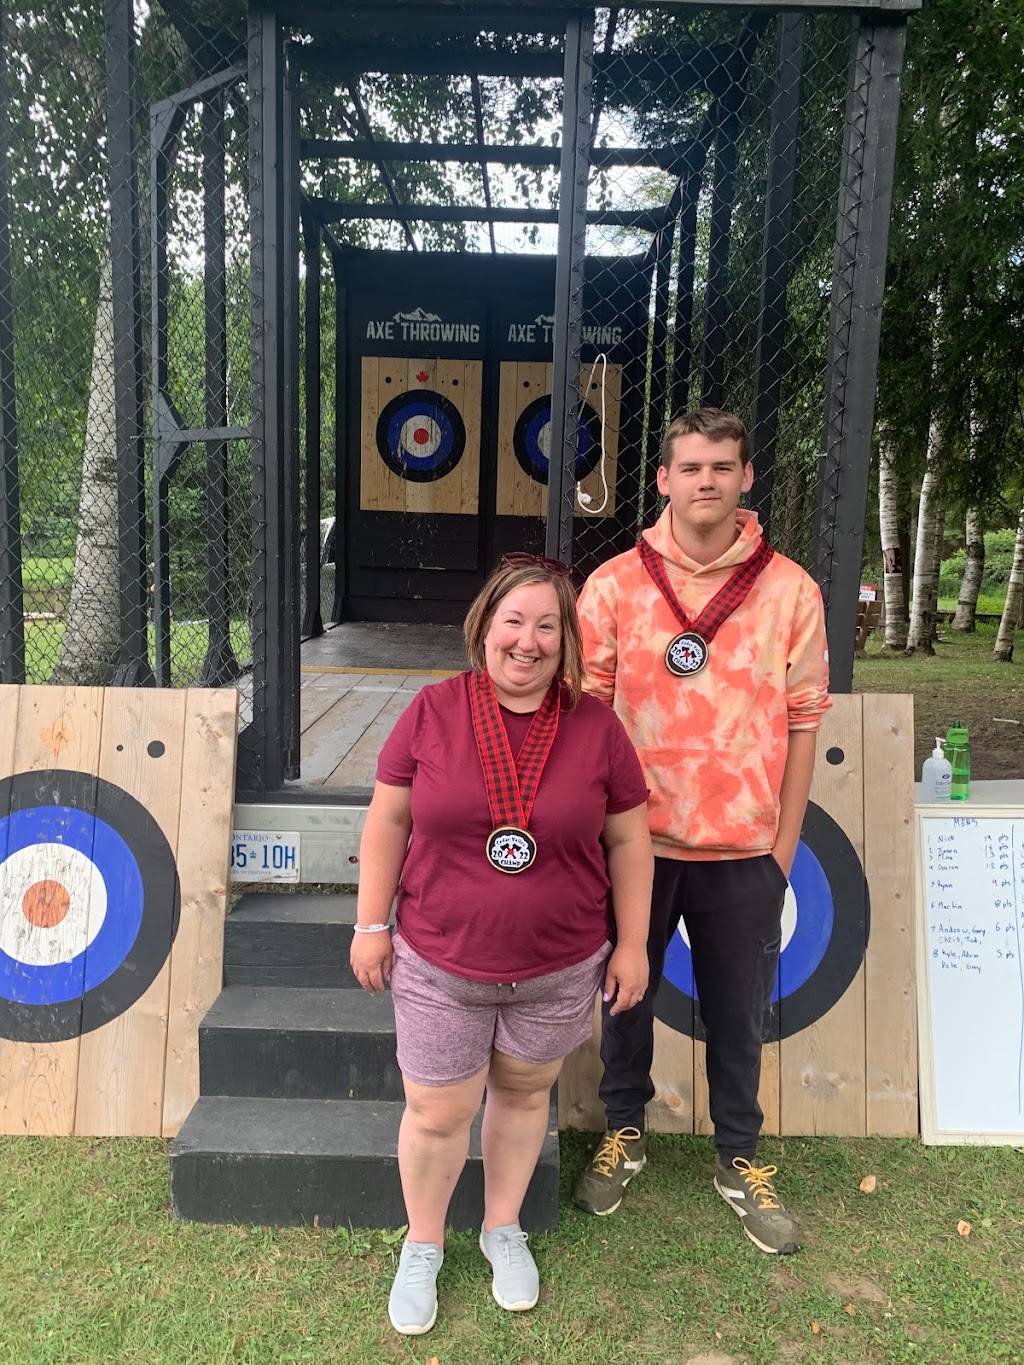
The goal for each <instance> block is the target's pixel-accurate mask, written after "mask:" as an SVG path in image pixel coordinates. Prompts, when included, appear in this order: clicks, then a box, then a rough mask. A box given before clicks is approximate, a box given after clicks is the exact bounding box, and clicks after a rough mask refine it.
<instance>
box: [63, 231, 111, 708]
mask: <svg viewBox="0 0 1024 1365" xmlns="http://www.w3.org/2000/svg"><path fill="white" fill-rule="evenodd" d="M112 292H113V291H112V284H111V269H110V249H109V245H108V246H105V247H104V251H103V260H102V262H101V264H100V285H99V296H98V299H97V303H96V336H95V340H94V342H93V352H92V372H91V375H90V380H89V410H88V416H87V419H86V427H85V449H84V451H83V455H82V486H81V490H80V493H79V499H78V543H77V547H76V549H75V572H74V578H73V579H72V582H71V594H70V597H69V600H68V607H67V617H66V623H65V626H64V638H63V640H62V641H61V647H60V656H59V658H58V660H57V666H56V668H55V669H54V671H53V676H52V677H51V679H50V681H51V682H52V683H60V684H63V685H66V686H79V687H102V686H104V685H106V684H107V683H109V682H110V681H111V679H112V678H113V676H114V671H115V669H116V668H117V660H118V653H119V649H120V629H119V603H118V562H117V441H116V439H115V426H114V309H113V298H112Z"/></svg>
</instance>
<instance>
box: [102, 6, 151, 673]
mask: <svg viewBox="0 0 1024 1365" xmlns="http://www.w3.org/2000/svg"><path fill="white" fill-rule="evenodd" d="M104 18H105V26H106V43H107V156H108V160H109V165H110V269H111V298H112V305H113V332H114V430H115V441H116V446H117V504H118V574H119V599H120V600H119V614H120V630H121V650H120V657H119V659H118V665H117V671H116V673H115V676H114V681H115V683H116V684H117V685H119V686H121V687H137V686H143V685H146V684H152V683H153V682H154V677H153V670H152V669H151V667H150V663H149V638H148V619H147V617H148V612H147V575H146V535H145V517H146V481H145V472H144V456H143V446H142V435H143V419H144V395H143V373H142V370H143V366H142V355H143V351H142V276H141V244H140V241H139V177H138V145H137V135H136V127H135V115H136V105H135V27H134V18H135V16H134V10H133V4H132V0H106V4H105V7H104Z"/></svg>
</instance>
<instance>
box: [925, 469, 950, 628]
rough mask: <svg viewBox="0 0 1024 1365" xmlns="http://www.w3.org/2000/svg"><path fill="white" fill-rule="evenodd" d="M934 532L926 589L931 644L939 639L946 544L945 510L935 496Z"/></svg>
mask: <svg viewBox="0 0 1024 1365" xmlns="http://www.w3.org/2000/svg"><path fill="white" fill-rule="evenodd" d="M935 504H936V508H937V510H936V513H935V531H934V533H933V539H932V572H931V587H930V588H929V589H928V609H929V611H930V612H931V615H932V643H933V644H934V642H935V641H936V640H937V639H938V638H939V579H940V577H941V576H942V552H943V549H944V547H945V543H946V509H945V507H944V506H942V505H941V499H940V498H939V497H938V496H936V499H935Z"/></svg>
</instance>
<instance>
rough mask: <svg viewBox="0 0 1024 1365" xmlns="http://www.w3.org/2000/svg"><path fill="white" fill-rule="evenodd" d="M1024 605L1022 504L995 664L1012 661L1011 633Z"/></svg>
mask: <svg viewBox="0 0 1024 1365" xmlns="http://www.w3.org/2000/svg"><path fill="white" fill-rule="evenodd" d="M1022 606H1024V504H1022V506H1021V509H1020V519H1019V520H1018V522H1017V536H1016V539H1015V540H1014V542H1013V564H1012V566H1011V568H1010V581H1009V583H1008V584H1007V586H1006V601H1005V602H1004V604H1003V615H1002V618H1001V619H1000V622H999V634H998V635H997V636H996V646H995V649H994V650H993V651H992V658H993V659H994V660H995V661H996V663H997V664H1010V663H1013V634H1014V631H1015V630H1016V629H1017V623H1018V621H1019V620H1020V614H1021V609H1022Z"/></svg>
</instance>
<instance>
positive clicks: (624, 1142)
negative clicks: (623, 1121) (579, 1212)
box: [572, 1128, 647, 1218]
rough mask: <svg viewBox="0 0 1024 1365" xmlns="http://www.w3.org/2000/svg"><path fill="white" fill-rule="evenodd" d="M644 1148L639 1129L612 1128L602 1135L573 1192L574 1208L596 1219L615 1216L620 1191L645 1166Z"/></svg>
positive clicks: (643, 1138) (619, 1202) (619, 1200)
mask: <svg viewBox="0 0 1024 1365" xmlns="http://www.w3.org/2000/svg"><path fill="white" fill-rule="evenodd" d="M646 1145H647V1139H646V1137H645V1136H644V1134H643V1133H641V1131H640V1129H639V1128H612V1129H610V1130H609V1131H608V1132H607V1133H605V1135H604V1137H603V1138H602V1139H601V1141H600V1142H599V1143H598V1145H597V1151H596V1152H595V1153H594V1155H593V1156H592V1157H591V1158H590V1165H589V1166H588V1167H587V1169H586V1170H585V1171H584V1172H583V1174H582V1175H581V1176H580V1178H579V1180H577V1182H576V1188H575V1189H574V1190H573V1192H572V1202H573V1203H574V1204H575V1205H576V1207H577V1208H578V1209H583V1210H584V1212H586V1213H596V1214H597V1216H598V1217H599V1218H603V1217H604V1215H605V1214H607V1213H614V1212H615V1210H616V1209H617V1208H618V1207H619V1205H620V1204H621V1203H622V1191H623V1190H624V1189H625V1188H626V1186H627V1185H628V1184H629V1182H630V1181H631V1180H632V1179H633V1177H634V1176H635V1175H636V1174H637V1173H638V1172H639V1171H642V1170H643V1168H644V1167H645V1166H646V1165H647V1157H646V1156H645V1154H644V1148H645V1147H646Z"/></svg>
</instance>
